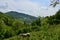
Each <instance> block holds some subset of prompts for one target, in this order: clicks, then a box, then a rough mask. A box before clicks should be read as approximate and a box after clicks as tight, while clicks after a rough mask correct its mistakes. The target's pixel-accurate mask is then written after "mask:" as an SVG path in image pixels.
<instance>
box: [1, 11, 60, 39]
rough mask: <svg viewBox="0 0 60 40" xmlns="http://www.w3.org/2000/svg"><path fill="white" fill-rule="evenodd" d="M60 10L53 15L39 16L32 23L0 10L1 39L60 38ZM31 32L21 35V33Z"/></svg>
mask: <svg viewBox="0 0 60 40" xmlns="http://www.w3.org/2000/svg"><path fill="white" fill-rule="evenodd" d="M59 16H60V10H59V11H58V12H56V13H55V15H52V16H46V17H37V19H35V20H31V21H32V22H31V23H30V24H28V22H27V24H25V22H24V21H22V20H20V19H16V18H14V17H12V16H10V15H8V14H5V13H2V12H0V40H60V17H59ZM23 33H30V36H29V37H28V36H25V37H23V36H22V37H21V36H20V35H19V34H23Z"/></svg>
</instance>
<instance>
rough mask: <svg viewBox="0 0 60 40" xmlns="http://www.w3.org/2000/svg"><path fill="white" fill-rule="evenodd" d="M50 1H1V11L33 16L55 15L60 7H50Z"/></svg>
mask: <svg viewBox="0 0 60 40" xmlns="http://www.w3.org/2000/svg"><path fill="white" fill-rule="evenodd" d="M49 5H50V0H0V11H2V12H8V11H17V12H22V13H26V14H29V15H33V16H50V15H54V14H55V13H56V12H57V10H58V9H60V6H59V5H57V6H56V7H55V8H53V7H51V6H49Z"/></svg>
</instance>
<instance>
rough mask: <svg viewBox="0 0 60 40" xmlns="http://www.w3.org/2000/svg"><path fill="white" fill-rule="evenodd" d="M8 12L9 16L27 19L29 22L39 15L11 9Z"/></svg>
mask: <svg viewBox="0 0 60 40" xmlns="http://www.w3.org/2000/svg"><path fill="white" fill-rule="evenodd" d="M6 14H7V15H9V16H12V17H13V18H16V19H20V20H23V21H27V22H31V21H32V20H36V19H37V17H34V16H31V15H28V14H24V13H19V12H15V11H10V12H7V13H6Z"/></svg>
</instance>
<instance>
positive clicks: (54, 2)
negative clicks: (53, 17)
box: [50, 0, 60, 7]
mask: <svg viewBox="0 0 60 40" xmlns="http://www.w3.org/2000/svg"><path fill="white" fill-rule="evenodd" d="M57 4H60V0H52V1H51V4H50V6H53V7H55V6H56V5H57Z"/></svg>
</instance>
